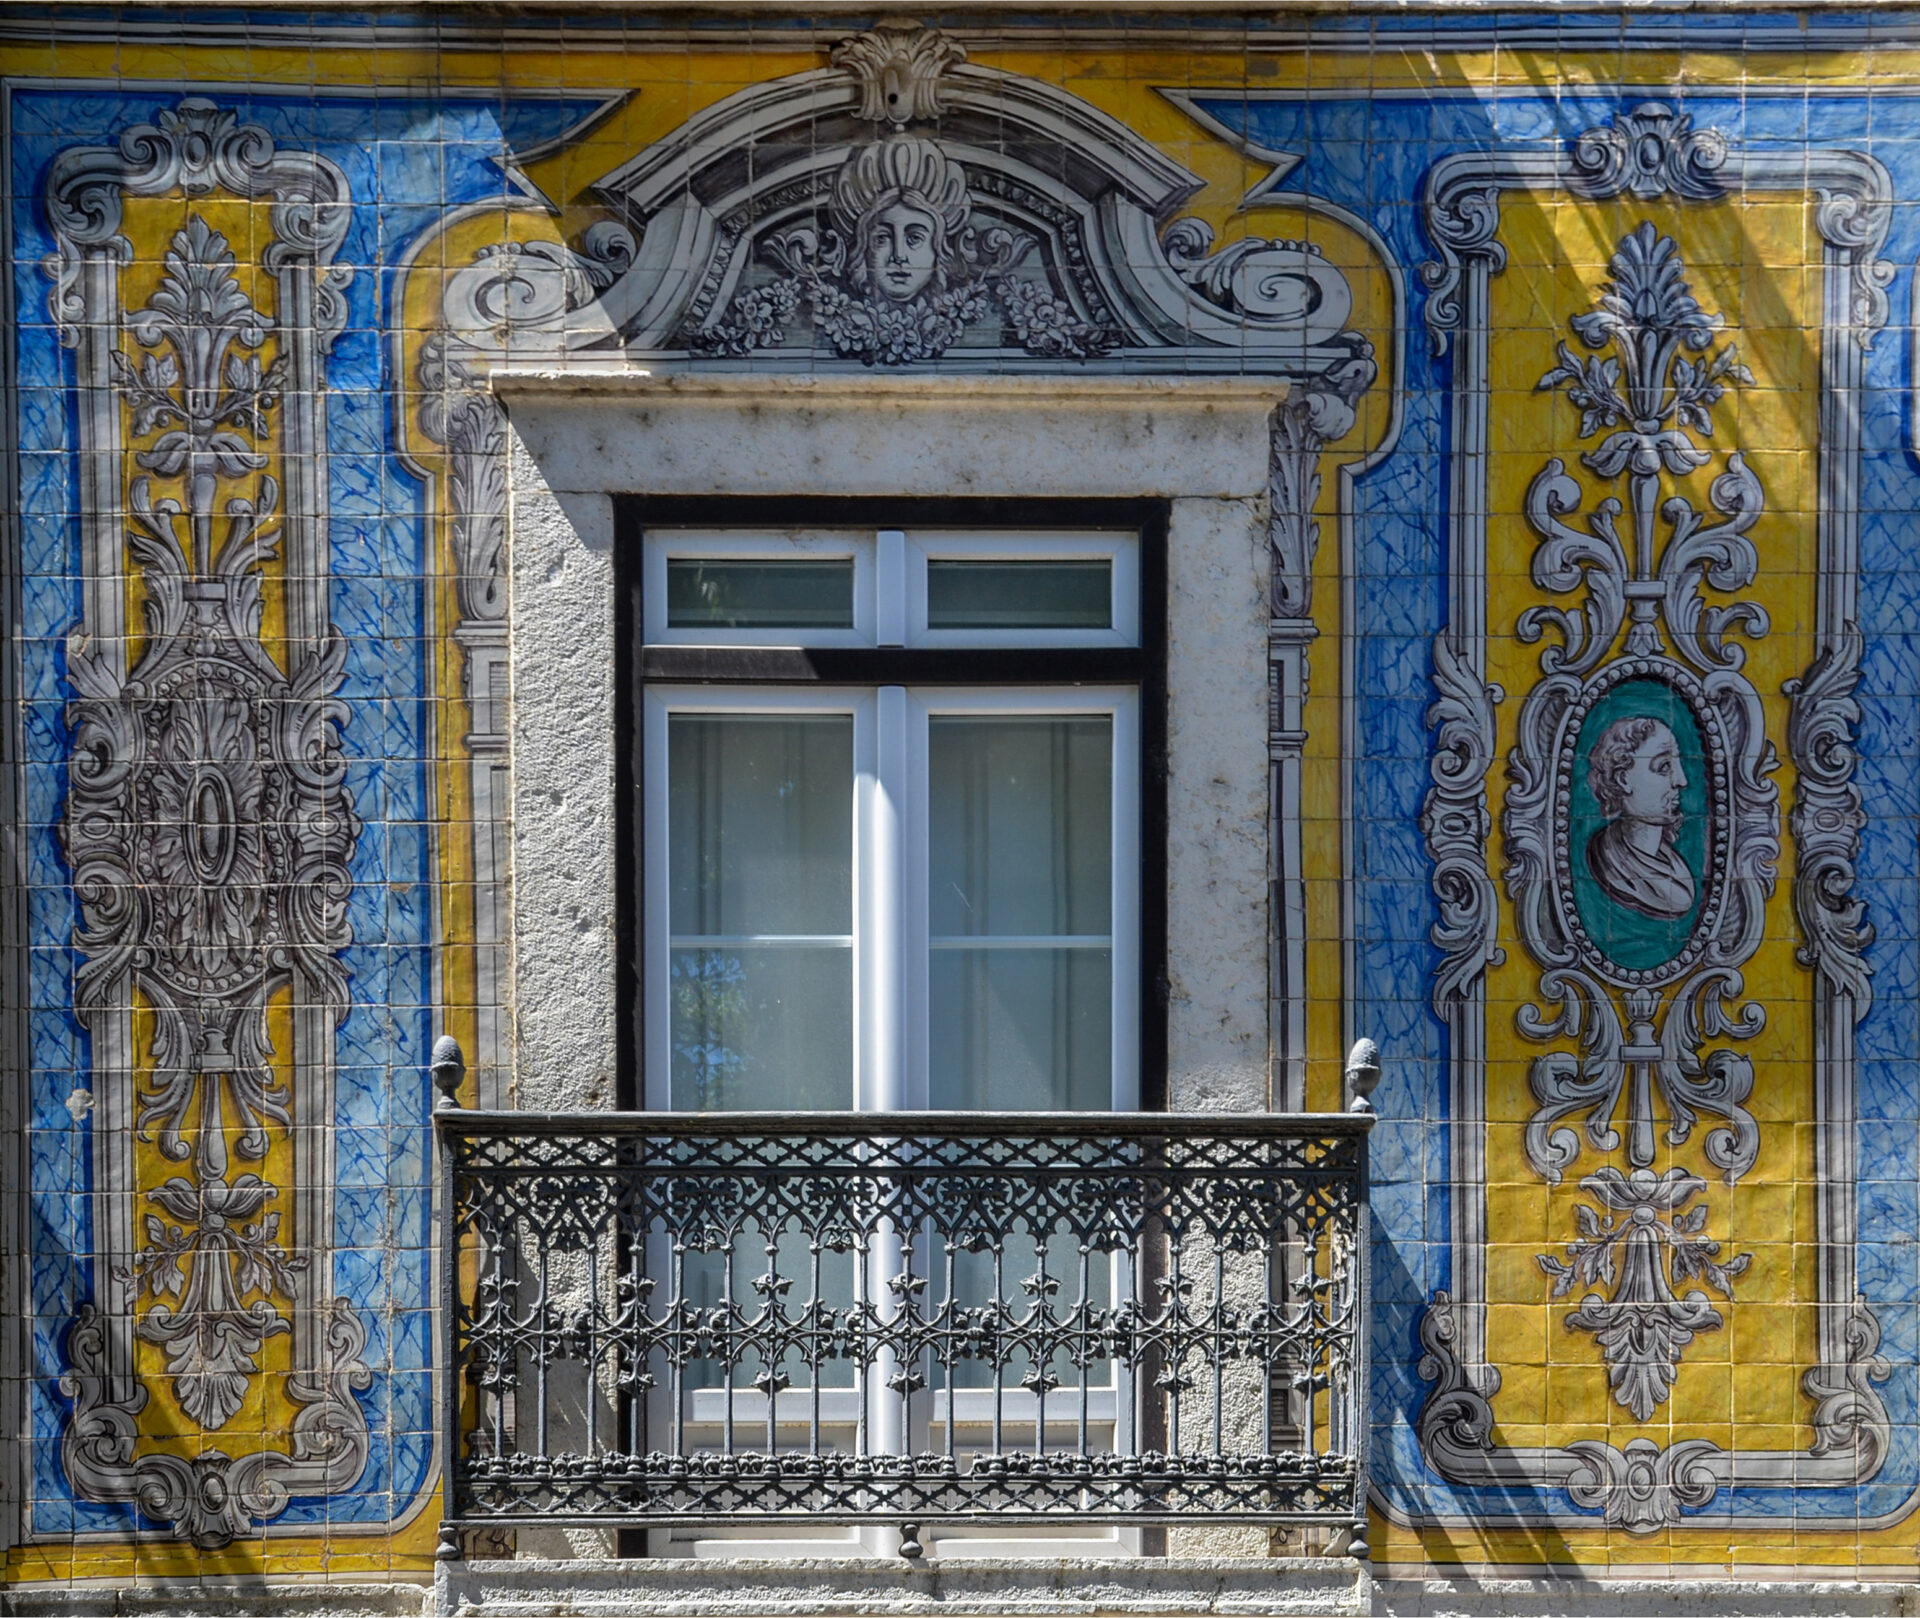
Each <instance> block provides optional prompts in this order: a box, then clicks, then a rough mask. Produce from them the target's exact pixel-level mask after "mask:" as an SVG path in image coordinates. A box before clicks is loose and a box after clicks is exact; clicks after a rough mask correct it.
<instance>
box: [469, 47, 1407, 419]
mask: <svg viewBox="0 0 1920 1618" xmlns="http://www.w3.org/2000/svg"><path fill="white" fill-rule="evenodd" d="M1201 185H1202V182H1201V180H1200V179H1199V178H1198V177H1197V176H1196V175H1194V174H1192V173H1190V172H1189V171H1188V170H1186V169H1185V168H1183V167H1182V166H1181V165H1180V164H1178V163H1176V162H1174V161H1172V160H1171V159H1170V158H1168V157H1167V156H1166V155H1165V154H1164V153H1162V152H1161V151H1159V150H1158V149H1157V148H1155V147H1154V146H1152V145H1151V144H1149V143H1148V142H1147V141H1145V140H1144V139H1142V138H1141V137H1140V136H1139V135H1137V134H1136V133H1134V132H1133V131H1132V130H1130V129H1128V128H1127V127H1126V126H1125V125H1124V124H1121V123H1119V122H1118V121H1117V120H1115V119H1113V118H1111V117H1109V116H1108V115H1107V114H1106V113H1104V112H1101V111H1100V110H1099V109H1097V108H1095V107H1093V106H1091V105H1090V104H1089V103H1087V102H1085V101H1082V100H1080V99H1079V98H1077V97H1075V96H1072V95H1069V94H1067V93H1066V92H1065V91H1063V90H1061V89H1059V88H1057V87H1056V86H1053V85H1049V84H1045V83H1042V82H1040V81H1037V80H1034V79H1029V78H1024V77H1021V76H1019V75H1017V74H1012V73H1007V72H1002V71H1000V70H998V69H993V68H987V67H981V66H976V65H974V64H972V63H970V62H968V61H967V60H966V58H965V52H964V50H963V49H962V47H961V46H960V45H959V44H958V43H957V42H956V41H954V40H952V39H950V38H948V37H947V36H946V35H944V34H941V33H939V32H938V31H936V30H932V29H925V28H919V27H880V28H876V29H874V30H872V31H871V32H869V33H865V34H861V35H857V36H855V37H853V38H851V39H849V40H847V41H845V42H843V43H842V44H841V45H840V46H839V47H837V48H836V49H835V51H834V53H833V65H832V66H831V67H829V68H823V69H819V70H815V71H812V72H807V73H800V74H795V75H792V76H790V77H787V78H782V79H777V80H773V81H770V82H768V83H765V84H759V85H755V86H752V87H750V88H748V89H746V90H743V91H741V92H739V93H738V94H736V95H733V96H730V97H728V98H726V99H725V100H723V101H720V102H718V103H717V104H715V105H714V106H712V107H709V108H707V109H706V110H705V111H703V112H701V113H699V114H697V115H696V116H695V117H693V118H692V119H690V120H688V122H687V123H685V124H684V125H682V126H681V127H680V128H679V129H678V130H676V131H675V132H674V133H673V134H672V135H670V136H668V137H667V138H666V139H664V140H661V141H659V142H657V143H655V144H654V145H652V146H650V147H648V148H647V149H645V150H644V151H642V152H640V153H639V154H638V155H636V156H635V157H633V158H632V159H630V160H629V161H627V162H625V163H623V164H621V165H620V166H619V167H617V168H615V169H614V170H612V171H611V172H609V173H608V174H606V175H605V176H603V177H602V178H601V179H600V180H598V181H597V182H596V183H595V184H594V185H593V187H592V188H591V189H592V193H593V195H594V196H595V197H597V198H598V199H599V200H600V201H602V202H603V203H604V204H605V205H606V206H607V208H608V209H609V210H610V212H611V213H612V214H613V215H614V217H613V218H610V219H608V220H605V221H602V222H601V223H600V224H598V225H596V226H595V227H593V228H592V229H591V230H589V231H588V232H586V233H585V235H583V236H582V237H581V238H580V239H579V240H578V241H577V242H575V243H574V244H572V245H571V246H568V247H565V248H562V247H560V246H559V245H558V244H554V243H533V244H521V245H512V244H509V245H502V246H496V247H494V248H492V249H490V250H488V251H486V252H485V253H483V254H482V255H481V256H480V257H478V258H476V259H475V260H474V262H473V263H472V264H471V265H470V266H469V267H468V268H467V269H466V270H464V271H462V272H459V273H457V274H456V275H455V276H454V277H453V278H452V280H451V281H450V284H449V286H448V291H447V301H446V310H447V318H448V325H449V327H450V328H451V331H452V333H453V334H454V336H455V338H456V340H457V341H459V342H461V343H463V344H464V345H465V346H466V347H468V348H469V349H470V350H472V351H474V352H475V353H476V355H485V354H488V353H494V354H498V355H500V356H501V357H512V358H513V359H515V360H522V359H528V358H536V357H551V358H555V359H559V358H562V357H564V356H569V355H579V356H581V357H582V358H583V359H584V358H589V357H594V356H597V357H601V358H611V357H613V356H614V355H621V356H624V357H627V358H631V359H634V360H644V361H645V362H647V363H649V364H663V363H664V364H666V365H669V366H672V365H680V366H687V367H695V366H697V367H700V368H702V369H712V368H720V369H727V368H751V369H754V370H769V369H771V370H779V369H782V368H785V367H788V366H790V367H792V368H795V369H804V370H807V371H809V372H817V371H820V370H823V369H833V368H840V367H846V368H855V369H857V368H860V367H875V368H899V367H925V366H936V367H939V368H941V369H943V370H962V371H967V370H973V371H987V372H1007V371H1018V370H1027V369H1042V370H1061V369H1079V368H1096V369H1125V370H1128V371H1132V372H1139V371H1142V370H1148V371H1152V370H1165V371H1168V372H1175V373H1181V372H1199V373H1214V374H1217V373H1246V374H1254V375H1261V374H1269V375H1275V376H1285V377H1289V378H1294V379H1305V378H1325V379H1328V380H1329V381H1335V379H1338V380H1337V381H1335V386H1336V390H1337V391H1340V392H1342V393H1349V394H1350V393H1357V392H1358V391H1359V389H1360V388H1362V387H1364V386H1365V385H1366V383H1367V381H1369V380H1370V379H1371V376H1372V362H1371V356H1370V351H1369V349H1368V347H1367V344H1366V343H1365V341H1364V340H1363V339H1362V338H1361V337H1360V336H1359V335H1358V334H1357V333H1355V332H1352V331H1350V330H1349V329H1348V324H1349V321H1350V318H1351V316H1352V312H1353V295H1352V292H1351V289H1350V288H1349V286H1348V284H1347V281H1346V279H1345V277H1344V276H1343V275H1342V274H1341V272H1340V271H1339V270H1338V269H1337V268H1336V267H1335V266H1333V265H1332V264H1330V263H1329V262H1328V261H1327V260H1326V259H1325V258H1324V257H1322V256H1321V254H1320V253H1319V252H1318V251H1317V250H1316V249H1315V248H1314V247H1313V246H1312V245H1310V244H1308V243H1304V242H1297V241H1285V240H1262V239H1246V240H1238V241H1235V242H1233V243H1231V244H1230V245H1228V246H1226V247H1223V248H1221V249H1219V250H1217V251H1216V250H1215V243H1214V233H1213V230H1212V229H1211V227H1210V226H1208V225H1207V224H1206V223H1205V222H1203V221H1202V220H1200V219H1197V218H1193V217H1182V216H1181V215H1180V212H1179V210H1180V209H1181V208H1182V206H1183V205H1185V204H1186V203H1187V202H1188V201H1189V200H1190V199H1191V198H1192V197H1193V196H1194V195H1195V193H1197V192H1198V191H1199V190H1200V188H1201Z"/></svg>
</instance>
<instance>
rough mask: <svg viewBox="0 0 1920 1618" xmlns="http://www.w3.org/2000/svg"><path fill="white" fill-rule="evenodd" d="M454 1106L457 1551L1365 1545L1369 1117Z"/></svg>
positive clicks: (442, 1128)
mask: <svg viewBox="0 0 1920 1618" xmlns="http://www.w3.org/2000/svg"><path fill="white" fill-rule="evenodd" d="M435 1122H436V1124H437V1127H438V1132H439V1140H440V1151H441V1159H442V1173H443V1180H442V1184H443V1187H444V1191H445V1195H444V1198H443V1205H442V1223H441V1242H442V1255H441V1256H442V1269H441V1273H442V1275H443V1277H445V1278H446V1284H447V1286H448V1290H449V1294H450V1296H449V1299H448V1307H447V1308H446V1310H445V1312H444V1325H443V1331H444V1333H445V1335H444V1338H443V1341H442V1345H441V1356H442V1357H441V1363H442V1364H443V1365H448V1366H451V1367H452V1369H453V1377H452V1379H451V1382H450V1385H451V1386H452V1387H453V1388H454V1389H456V1390H458V1393H459V1396H458V1397H457V1398H454V1399H450V1400H448V1401H446V1402H445V1406H444V1411H443V1421H444V1424H445V1425H444V1428H443V1432H442V1435H441V1437H442V1454H443V1458H444V1466H445V1500H446V1502H447V1505H446V1518H445V1528H444V1531H443V1536H442V1543H443V1553H442V1554H443V1556H447V1557H453V1558H457V1557H458V1556H459V1555H461V1554H462V1551H461V1547H462V1546H464V1545H467V1544H470V1543H473V1542H474V1540H475V1539H476V1537H477V1538H478V1539H479V1541H480V1542H481V1543H490V1544H495V1545H498V1544H502V1543H504V1542H506V1536H505V1534H503V1532H502V1531H504V1530H524V1529H527V1528H532V1527H536V1526H537V1527H539V1528H541V1529H555V1528H560V1529H566V1528H598V1529H606V1530H626V1531H629V1532H627V1533H625V1534H622V1535H621V1536H620V1543H622V1544H623V1545H624V1546H626V1547H628V1548H631V1549H644V1548H648V1547H651V1554H655V1555H660V1554H672V1552H671V1551H667V1550H664V1549H663V1547H666V1546H668V1545H670V1544H671V1543H673V1542H674V1540H675V1536H679V1537H681V1538H682V1539H684V1537H685V1536H686V1535H688V1534H689V1533H692V1532H696V1531H705V1532H711V1531H734V1532H738V1531H740V1530H743V1529H758V1530H761V1531H762V1532H766V1531H769V1530H776V1531H787V1532H791V1531H802V1532H805V1531H817V1530H819V1529H821V1528H825V1527H831V1526H832V1525H858V1526H859V1527H860V1528H861V1529H863V1530H866V1531H868V1532H869V1533H871V1532H872V1531H873V1530H876V1529H887V1530H891V1531H892V1537H891V1538H890V1539H889V1540H888V1541H887V1542H888V1543H890V1544H892V1545H896V1546H897V1547H898V1549H899V1552H900V1554H901V1555H902V1556H904V1557H906V1558H908V1559H909V1560H910V1561H911V1560H913V1559H917V1558H918V1557H920V1556H921V1555H923V1554H924V1552H925V1545H924V1543H923V1535H926V1534H927V1531H928V1530H929V1529H939V1530H942V1531H943V1532H944V1533H945V1534H947V1535H948V1536H949V1537H951V1536H956V1535H957V1536H964V1534H965V1533H966V1532H968V1531H970V1530H978V1529H981V1528H982V1527H985V1526H990V1527H991V1529H992V1530H993V1531H994V1532H997V1533H1001V1534H1005V1533H1007V1532H1008V1531H1010V1530H1029V1531H1034V1530H1038V1531H1045V1530H1049V1529H1053V1530H1060V1531H1071V1532H1073V1533H1080V1534H1084V1533H1086V1532H1087V1531H1088V1530H1089V1528H1090V1527H1107V1528H1118V1529H1126V1530H1132V1531H1135V1539H1134V1540H1133V1541H1132V1543H1133V1544H1134V1546H1135V1548H1136V1549H1144V1550H1146V1551H1147V1552H1149V1553H1151V1552H1152V1551H1153V1550H1155V1549H1156V1548H1163V1547H1164V1544H1165V1532H1164V1531H1165V1530H1167V1529H1169V1528H1172V1527H1176V1526H1177V1527H1179V1528H1188V1527H1192V1526H1195V1525H1234V1526H1240V1527H1267V1528H1288V1529H1294V1530H1307V1531H1308V1532H1307V1534H1305V1535H1304V1536H1297V1537H1298V1542H1300V1543H1309V1542H1311V1543H1318V1544H1325V1543H1326V1542H1327V1541H1328V1540H1329V1538H1330V1537H1331V1536H1333V1535H1339V1536H1341V1537H1343V1538H1346V1539H1347V1540H1348V1541H1349V1545H1348V1548H1349V1551H1350V1553H1351V1554H1352V1555H1354V1556H1357V1557H1361V1558H1364V1557H1365V1555H1366V1544H1365V1529H1364V1522H1365V1509H1364V1502H1365V1499H1366V1453H1365V1450H1366V1442H1365V1438H1366V1407H1365V1391H1364V1390H1365V1387H1366V1377H1367V1363H1366V1360H1367V1346H1366V1321H1367V1263H1366V1252H1367V1240H1366V1220H1367V1200H1366V1199H1367V1157H1366V1150H1367V1130H1368V1127H1369V1125H1370V1124H1371V1123H1372V1119H1371V1117H1369V1116H1366V1115H1364V1114H1332V1115H1313V1116H1275V1115H1257V1116H1234V1117H1224V1116H1219V1115H1209V1116H1174V1115H1164V1114H1162V1115H1139V1114H1129V1115H1114V1114H1106V1115H1089V1114H979V1113H968V1114H927V1113H917V1114H891V1115H875V1114H872V1113H865V1114H853V1113H812V1114H797V1113H780V1114H733V1115H714V1114H703V1115H681V1114H605V1113H595V1114H573V1115H531V1114H524V1113H482V1112H473V1111H467V1110H463V1109H460V1108H457V1107H454V1106H452V1105H451V1104H443V1105H442V1106H441V1108H440V1109H439V1111H438V1112H437V1114H436V1118H435ZM942 1554H945V1553H944V1552H943V1553H942Z"/></svg>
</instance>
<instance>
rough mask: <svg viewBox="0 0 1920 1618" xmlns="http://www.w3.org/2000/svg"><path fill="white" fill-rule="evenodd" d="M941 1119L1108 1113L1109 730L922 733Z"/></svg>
mask: <svg viewBox="0 0 1920 1618" xmlns="http://www.w3.org/2000/svg"><path fill="white" fill-rule="evenodd" d="M928 755H929V757H928V774H929V793H928V797H929V821H930V823H929V829H928V853H929V864H930V892H929V895H928V900H929V907H928V908H929V916H930V922H931V927H930V931H931V938H930V943H931V946H932V959H931V961H930V963H929V973H928V977H929V989H930V1027H929V1031H928V1032H929V1050H930V1073H929V1077H930V1087H931V1102H932V1105H933V1106H935V1107H964V1108H988V1109H1024V1110H1034V1109H1041V1108H1050V1107H1057V1108H1071V1109H1075V1110H1098V1109H1101V1108H1104V1107H1108V1106H1111V1105H1112V1089H1113V1032H1112V1018H1113V965H1112V950H1113V938H1112V928H1113V918H1112V891H1113V854H1112V850H1113V722H1112V720H1111V719H1108V718H1105V717H1088V718H1044V717H1043V718H1024V717H1023V718H1002V717H981V718H974V717H967V718H952V719H944V718H943V719H934V720H932V721H931V722H930V723H929V725H928Z"/></svg>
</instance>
